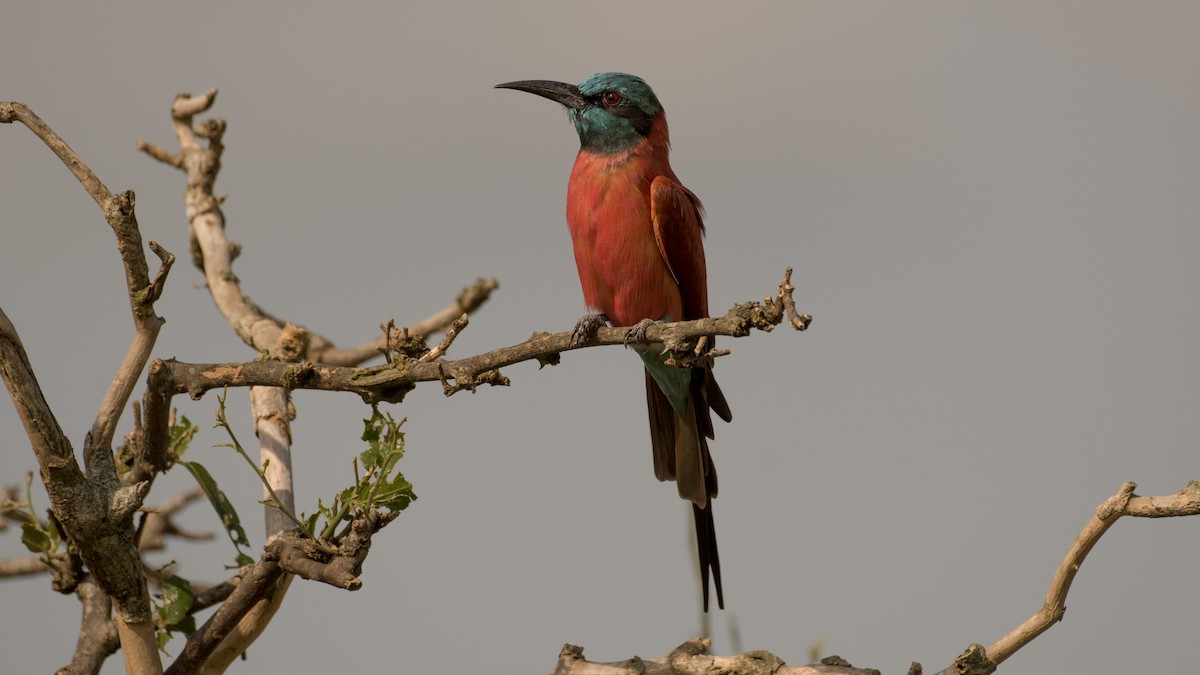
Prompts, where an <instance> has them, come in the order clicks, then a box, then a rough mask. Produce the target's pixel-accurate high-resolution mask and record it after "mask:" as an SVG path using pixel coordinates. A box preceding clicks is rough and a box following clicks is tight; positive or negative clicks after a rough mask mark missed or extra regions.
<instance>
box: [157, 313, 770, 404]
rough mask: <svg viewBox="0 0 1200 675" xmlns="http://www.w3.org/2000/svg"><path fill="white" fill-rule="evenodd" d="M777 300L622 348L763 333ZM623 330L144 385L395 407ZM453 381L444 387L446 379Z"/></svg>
mask: <svg viewBox="0 0 1200 675" xmlns="http://www.w3.org/2000/svg"><path fill="white" fill-rule="evenodd" d="M783 314H784V310H783V305H782V303H781V302H776V301H773V300H770V299H768V300H767V301H766V302H764V303H754V302H748V303H743V304H740V305H737V306H735V307H733V308H732V309H730V310H729V312H727V313H726V314H725V315H724V316H719V317H712V318H708V319H697V320H694V321H680V322H676V323H664V324H654V325H651V326H649V327H648V328H647V329H646V335H645V339H644V340H642V341H640V342H629V343H628V344H647V345H659V346H665V347H666V348H668V349H671V350H674V349H678V350H680V351H684V352H690V351H691V347H690V345H689V343H690V342H691V341H694V340H697V339H699V338H701V337H703V336H714V335H724V336H733V337H741V336H744V335H748V334H749V333H750V331H751V330H752V329H755V328H757V329H759V330H770V329H772V328H774V327H775V325H777V324H779V323H780V322H781V321H782V318H783ZM626 343H627V340H626V329H625V328H609V327H604V328H600V329H599V330H597V331H596V333H595V335H594V336H593V337H591V338H590V339H589V340H587V341H586V342H585V343H583V344H573V343H572V334H571V332H563V333H555V334H549V333H536V334H534V336H533V337H531V338H530V339H528V340H526V341H525V342H522V343H519V344H516V345H512V346H509V347H502V348H500V349H496V350H493V351H490V352H485V353H483V354H478V355H476V356H471V357H467V358H463V359H458V360H442V359H438V360H434V361H426V362H420V361H415V362H414V361H403V362H398V363H391V364H384V365H380V366H372V367H370V368H346V367H334V366H327V365H319V364H312V363H282V362H279V361H273V360H265V361H254V362H249V363H222V364H189V363H179V362H176V361H159V362H156V363H155V364H154V365H152V366H151V388H152V389H154V390H155V391H157V392H158V393H159V394H162V395H166V396H169V395H170V394H176V393H179V394H181V393H187V394H189V395H190V396H191V397H192V398H197V399H198V398H200V397H201V396H203V395H204V393H205V392H206V391H208V390H210V389H214V388H221V387H227V386H228V387H246V386H275V387H286V388H289V389H320V390H326V391H347V392H353V393H356V394H358V395H359V396H362V397H363V399H364V400H365V401H367V402H370V403H373V402H377V401H388V402H393V403H394V402H398V401H400V400H402V399H403V398H404V395H405V394H406V393H408V391H410V390H411V389H412V388H413V386H414V385H415V384H416V383H418V382H433V381H440V382H444V383H445V385H446V386H447V387H448V388H447V391H448V393H454V392H455V391H459V390H461V389H469V388H472V387H475V386H477V385H480V384H505V383H506V382H507V381H506V379H505V378H503V376H501V375H499V374H498V372H497V371H498V369H500V368H503V367H505V366H510V365H513V364H515V363H520V362H522V361H530V360H537V361H539V362H543V363H548V362H552V361H553V360H554V357H555V356H556V355H557V354H559V353H561V352H565V351H570V350H573V349H579V348H582V347H588V346H600V345H625V344H626ZM449 379H453V380H454V384H453V385H450V384H449V382H448V380H449Z"/></svg>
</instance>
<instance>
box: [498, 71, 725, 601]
mask: <svg viewBox="0 0 1200 675" xmlns="http://www.w3.org/2000/svg"><path fill="white" fill-rule="evenodd" d="M497 86H498V87H500V88H505V89H518V90H520V91H526V92H529V93H531V94H537V95H538V96H543V97H545V98H548V99H550V100H552V101H557V102H558V103H561V104H562V105H564V106H566V108H567V114H568V116H569V117H570V119H571V122H573V123H574V124H575V130H576V131H577V132H579V141H580V148H579V155H578V156H577V157H576V158H575V166H574V168H573V169H572V170H571V179H570V181H569V182H568V183H567V225H568V226H569V228H570V231H571V241H572V243H573V244H574V248H575V264H576V266H577V267H578V269H579V282H580V284H582V286H583V299H584V301H585V302H586V303H587V306H588V307H589V308H591V309H593V310H596V311H598V312H600V314H596V315H591V316H587V317H584V318H583V319H581V320H580V322H579V324H578V326H577V327H576V336H577V337H579V336H585V335H588V334H589V333H591V332H594V331H595V329H596V328H597V327H599V326H600V325H603V324H604V323H605V322H606V321H611V322H612V323H613V324H615V325H618V326H633V327H634V328H633V329H631V331H630V336H631V337H640V336H641V335H644V331H645V328H646V326H647V325H648V322H655V321H683V320H687V319H699V318H703V317H707V316H708V283H707V274H706V272H705V266H704V246H703V243H702V241H701V238H702V236H703V235H704V219H703V210H702V207H701V205H700V200H699V199H697V198H696V195H694V194H692V192H691V191H690V190H688V189H687V188H685V187H683V185H681V184H680V182H679V179H678V178H676V177H675V172H674V171H672V170H671V164H670V162H669V161H668V153H669V151H670V141H669V140H668V137H667V118H666V116H665V115H664V114H663V109H662V104H660V103H659V102H658V98H657V97H656V96H655V95H654V91H653V90H651V89H650V86H649V85H647V84H646V83H645V81H643V80H642V79H641V78H638V77H634V76H633V75H626V74H624V73H600V74H597V75H593V76H591V77H589V78H587V79H586V80H584V81H583V82H582V83H580V84H579V86H575V85H573V84H564V83H562V82H551V81H546V80H525V81H521V82H508V83H505V84H501V85H497ZM639 329H640V332H639ZM637 353H638V355H639V356H641V357H642V360H643V361H644V363H645V366H646V402H647V404H648V406H649V409H650V438H651V444H652V447H653V451H654V475H655V476H656V477H657V478H658V479H659V480H664V481H665V480H673V481H675V482H676V484H677V486H678V488H679V496H680V497H682V498H683V499H686V500H688V501H690V502H691V503H692V512H693V515H694V516H695V522H696V544H697V547H698V553H699V558H700V579H701V583H702V584H703V588H704V590H703V597H704V611H706V612H707V611H708V597H709V596H708V579H709V573H710V571H711V574H712V579H713V584H714V586H715V587H716V591H717V604H718V605H719V606H720V607H721V608H722V609H724V608H725V598H724V595H723V593H722V590H721V562H720V559H719V558H718V556H717V534H716V530H715V529H714V527H713V515H712V500H713V498H714V497H716V496H717V471H716V469H715V468H714V467H713V463H712V458H711V457H710V456H709V453H708V439H710V438H712V437H713V425H712V417H711V415H710V414H709V411H710V410H711V411H713V412H715V413H717V415H718V416H720V417H721V418H722V419H724V420H725V421H726V422H728V421H729V420H730V419H731V417H732V416H731V414H730V412H729V405H728V404H727V403H726V402H725V397H724V396H723V395H722V394H721V390H720V388H719V387H717V383H716V380H714V379H713V377H712V373H711V372H710V369H709V367H707V366H704V367H699V368H678V367H674V366H668V365H667V364H666V363H665V357H664V356H663V355H661V354H660V353H659V350H657V349H647V348H645V347H642V348H638V349H637Z"/></svg>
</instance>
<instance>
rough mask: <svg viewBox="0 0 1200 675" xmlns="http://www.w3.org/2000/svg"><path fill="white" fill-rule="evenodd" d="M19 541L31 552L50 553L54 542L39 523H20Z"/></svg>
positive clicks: (53, 547)
mask: <svg viewBox="0 0 1200 675" xmlns="http://www.w3.org/2000/svg"><path fill="white" fill-rule="evenodd" d="M21 543H22V544H25V548H27V549H29V550H30V551H32V552H33V553H50V552H51V551H53V550H54V549H55V544H54V541H53V539H52V538H51V536H50V533H49V532H47V531H46V530H45V528H43V527H42V525H41V523H21Z"/></svg>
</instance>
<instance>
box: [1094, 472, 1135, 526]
mask: <svg viewBox="0 0 1200 675" xmlns="http://www.w3.org/2000/svg"><path fill="white" fill-rule="evenodd" d="M1136 489H1137V483H1134V482H1132V481H1129V482H1126V483H1123V484H1122V485H1121V489H1120V490H1117V494H1115V495H1113V496H1111V497H1109V498H1108V499H1105V500H1104V503H1102V504H1100V506H1097V507H1096V517H1097V518H1099V519H1100V520H1110V519H1112V518H1114V517H1115V518H1119V517H1121V516H1122V515H1124V514H1125V512H1126V511H1128V509H1129V500H1130V499H1132V498H1133V491H1134V490H1136Z"/></svg>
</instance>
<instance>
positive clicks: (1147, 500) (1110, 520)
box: [938, 480, 1200, 675]
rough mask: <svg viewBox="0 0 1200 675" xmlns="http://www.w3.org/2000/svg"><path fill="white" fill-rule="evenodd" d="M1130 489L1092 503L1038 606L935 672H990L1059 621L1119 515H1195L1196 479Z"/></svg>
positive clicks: (1199, 499)
mask: <svg viewBox="0 0 1200 675" xmlns="http://www.w3.org/2000/svg"><path fill="white" fill-rule="evenodd" d="M1135 488H1137V485H1136V484H1135V483H1125V484H1124V485H1122V486H1121V489H1119V490H1118V491H1117V493H1116V494H1114V495H1113V496H1111V497H1109V498H1108V499H1106V500H1104V502H1103V503H1102V504H1100V506H1098V507H1096V513H1095V514H1094V515H1093V516H1092V518H1091V519H1090V520H1089V521H1088V522H1087V524H1086V525H1084V526H1083V530H1082V531H1080V533H1079V534H1078V536H1076V537H1075V541H1074V542H1073V543H1072V544H1071V548H1070V549H1069V550H1068V551H1067V554H1066V555H1065V556H1064V557H1063V559H1062V562H1061V563H1059V565H1058V569H1057V570H1055V572H1054V578H1053V579H1052V580H1051V581H1050V588H1049V589H1048V590H1047V591H1046V600H1045V602H1044V603H1043V605H1042V608H1041V609H1040V610H1038V611H1037V612H1036V613H1035V614H1034V615H1033V616H1031V617H1029V618H1028V619H1026V620H1025V622H1024V623H1022V624H1021V625H1020V626H1017V627H1016V628H1015V629H1013V630H1012V631H1011V632H1010V633H1009V634H1008V635H1005V636H1004V637H1002V638H1000V639H999V640H997V641H996V642H995V644H993V645H992V646H990V647H987V648H986V649H985V648H984V647H982V646H981V645H971V647H969V648H968V649H967V650H966V651H965V652H963V654H962V655H961V656H959V657H958V659H956V660H955V663H954V665H952V666H950V667H948V668H945V669H943V670H942V671H940V672H939V673H938V675H963V674H967V675H977V674H982V673H991V672H993V671H994V670H995V669H996V666H998V665H999V664H1001V663H1003V662H1004V661H1005V660H1007V659H1008V658H1009V657H1010V656H1012V655H1013V654H1015V653H1016V652H1017V650H1019V649H1021V648H1022V647H1024V646H1025V645H1027V644H1029V643H1030V642H1032V641H1033V640H1034V639H1035V638H1036V637H1037V636H1039V635H1041V634H1042V633H1044V632H1046V631H1047V630H1048V629H1049V628H1050V627H1051V626H1053V625H1054V624H1056V623H1058V622H1059V621H1062V619H1063V616H1064V615H1065V613H1066V610H1067V605H1066V603H1067V592H1068V591H1070V589H1071V582H1072V581H1074V580H1075V575H1076V574H1077V573H1078V572H1079V568H1080V567H1082V566H1083V561H1084V559H1085V558H1086V557H1087V555H1088V553H1090V552H1091V550H1092V548H1093V547H1094V546H1095V545H1096V543H1097V542H1098V541H1100V537H1102V536H1104V533H1105V532H1107V531H1108V528H1110V527H1112V526H1113V524H1114V523H1116V522H1117V520H1118V519H1120V518H1121V517H1122V516H1131V517H1134V518H1171V517H1177V516H1195V515H1200V481H1195V480H1193V481H1191V482H1189V483H1188V484H1187V486H1186V487H1184V488H1183V489H1182V490H1180V491H1179V492H1177V493H1175V494H1173V495H1167V496H1161V497H1139V496H1136V495H1134V494H1133V491H1134V489H1135Z"/></svg>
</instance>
